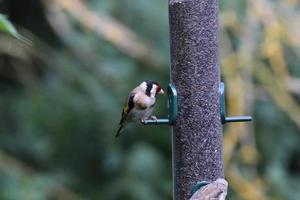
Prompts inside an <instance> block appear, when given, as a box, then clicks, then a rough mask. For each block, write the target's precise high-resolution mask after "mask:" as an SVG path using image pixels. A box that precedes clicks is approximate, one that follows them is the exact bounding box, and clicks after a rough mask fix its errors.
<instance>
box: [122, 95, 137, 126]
mask: <svg viewBox="0 0 300 200" xmlns="http://www.w3.org/2000/svg"><path fill="white" fill-rule="evenodd" d="M134 96H135V93H134V92H131V93H130V94H129V95H128V97H127V98H126V102H125V106H124V108H123V111H122V117H121V121H120V123H119V125H121V124H122V123H123V122H124V121H125V120H126V117H127V116H128V113H129V112H130V111H131V110H132V109H133V108H134V104H135V103H134Z"/></svg>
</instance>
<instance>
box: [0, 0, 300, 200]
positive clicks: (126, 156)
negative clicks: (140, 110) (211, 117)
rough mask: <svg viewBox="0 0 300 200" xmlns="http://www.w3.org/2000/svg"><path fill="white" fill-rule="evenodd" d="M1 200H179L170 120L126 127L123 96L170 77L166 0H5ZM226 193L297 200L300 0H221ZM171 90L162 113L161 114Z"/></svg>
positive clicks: (0, 46)
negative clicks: (227, 118) (8, 25)
mask: <svg viewBox="0 0 300 200" xmlns="http://www.w3.org/2000/svg"><path fill="white" fill-rule="evenodd" d="M0 12H1V13H4V14H6V15H7V16H8V17H9V19H10V21H11V22H12V23H14V24H15V25H16V27H17V29H18V31H19V32H20V33H21V34H22V35H24V36H25V37H27V38H28V39H30V40H31V41H32V43H33V45H31V46H30V45H26V44H24V43H22V42H20V41H18V40H16V39H14V38H12V37H10V36H8V35H7V34H1V35H0V113H1V114H0V199H3V200H41V199H64V200H65V199H66V200H68V199H72V200H73V199H74V200H77V199H105V200H106V199H108V200H109V199H128V200H135V199H136V200H141V199H143V200H153V199H155V200H159V199H163V200H165V199H172V166H171V137H170V128H169V127H168V126H142V125H140V124H132V125H129V126H128V127H127V129H126V132H125V133H124V135H122V136H121V137H120V138H119V139H115V138H114V136H115V134H116V130H117V128H118V126H117V124H118V122H119V120H120V115H121V110H122V107H123V104H124V99H125V97H126V95H127V93H128V92H129V91H130V90H131V89H132V88H134V87H135V86H136V85H138V84H139V83H140V82H142V81H143V80H145V79H153V80H156V81H158V82H159V83H160V84H161V85H162V86H163V87H164V89H166V86H167V84H168V82H169V38H168V37H169V30H168V6H167V0H152V1H149V0H123V1H118V0H86V1H79V0H52V1H50V0H0ZM219 18H220V47H221V70H222V80H223V81H225V85H226V95H227V111H228V114H229V115H231V116H235V115H242V114H249V115H252V116H253V118H254V122H253V123H238V124H230V125H226V126H224V153H225V160H224V162H225V163H224V164H225V176H226V179H227V180H228V181H229V187H230V189H229V194H228V199H232V200H234V199H245V200H259V199H263V200H265V199H288V200H298V199H299V198H300V192H299V191H300V148H299V144H300V131H299V129H300V104H299V95H300V79H299V76H300V68H299V67H298V65H299V63H300V62H299V61H300V59H299V58H300V57H299V55H300V40H299V34H300V30H299V21H300V3H299V1H298V0H282V1H271V0H260V1H258V0H251V1H250V0H249V1H246V0H232V1H225V0H221V1H220V15H219ZM166 102H167V98H166V97H161V98H159V99H158V103H157V106H156V109H155V111H154V112H155V114H156V115H158V116H165V115H166V114H167V110H166Z"/></svg>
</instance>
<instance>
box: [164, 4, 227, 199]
mask: <svg viewBox="0 0 300 200" xmlns="http://www.w3.org/2000/svg"><path fill="white" fill-rule="evenodd" d="M169 22H170V43H171V82H172V83H174V85H175V86H176V89H177V93H178V117H177V120H176V122H175V124H174V125H173V129H172V132H173V134H172V145H173V147H172V148H173V179H174V180H173V183H174V188H173V190H174V191H173V192H174V199H175V200H187V199H189V198H191V196H192V194H191V190H192V188H193V186H194V185H195V184H196V183H197V182H198V181H215V180H216V179H217V178H219V177H223V136H222V131H221V119H220V102H219V99H220V96H219V83H220V73H219V68H218V66H219V50H218V48H219V46H218V1H217V0H169Z"/></svg>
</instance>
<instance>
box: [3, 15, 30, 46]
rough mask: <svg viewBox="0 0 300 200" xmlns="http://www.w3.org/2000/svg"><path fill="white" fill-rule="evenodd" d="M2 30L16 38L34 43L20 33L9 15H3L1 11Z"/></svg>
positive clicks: (27, 42)
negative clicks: (8, 17)
mask: <svg viewBox="0 0 300 200" xmlns="http://www.w3.org/2000/svg"><path fill="white" fill-rule="evenodd" d="M0 31H2V32H4V33H7V34H9V35H11V36H13V37H15V38H16V39H18V40H20V41H22V42H24V43H26V44H28V45H31V44H32V42H31V41H30V40H29V39H27V38H25V37H24V36H22V35H21V34H19V33H18V31H17V29H16V28H15V27H14V25H13V24H12V23H11V22H10V21H9V20H8V19H7V16H6V15H3V14H1V13H0Z"/></svg>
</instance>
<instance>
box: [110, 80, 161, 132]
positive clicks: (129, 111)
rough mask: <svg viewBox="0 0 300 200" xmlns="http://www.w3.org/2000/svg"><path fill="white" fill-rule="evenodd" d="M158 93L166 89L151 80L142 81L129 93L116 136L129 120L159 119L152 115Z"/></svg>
mask: <svg viewBox="0 0 300 200" xmlns="http://www.w3.org/2000/svg"><path fill="white" fill-rule="evenodd" d="M156 94H164V91H163V89H162V88H161V87H160V85H159V84H158V83H157V82H155V81H151V80H147V81H144V82H142V83H141V84H140V85H139V86H137V87H136V88H134V89H133V90H132V91H131V92H130V93H129V95H128V96H127V98H126V102H125V106H124V108H123V111H122V117H121V121H120V123H119V129H118V132H117V134H116V137H118V136H120V135H121V134H122V132H123V130H124V127H125V125H126V124H127V123H128V122H131V121H140V122H143V121H145V120H146V119H149V118H151V119H157V118H156V117H155V116H151V114H152V110H153V107H154V105H155V95H156Z"/></svg>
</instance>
